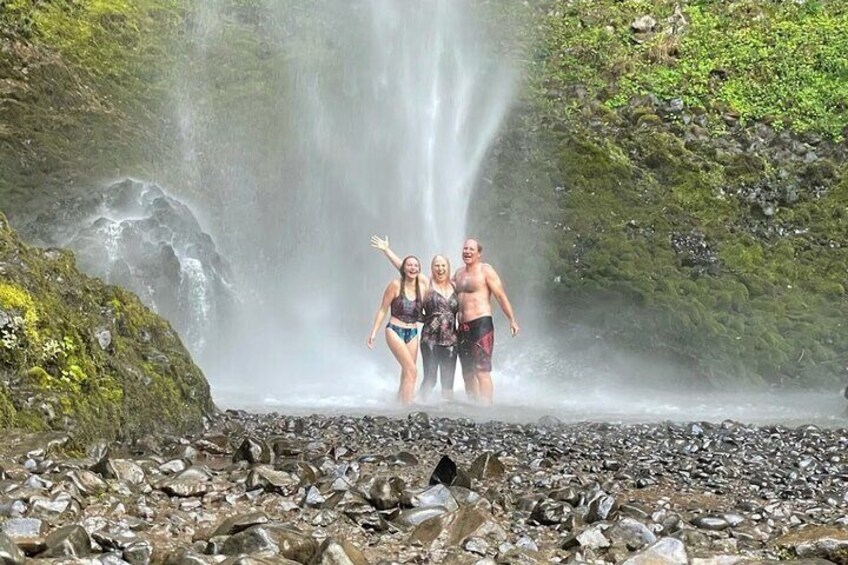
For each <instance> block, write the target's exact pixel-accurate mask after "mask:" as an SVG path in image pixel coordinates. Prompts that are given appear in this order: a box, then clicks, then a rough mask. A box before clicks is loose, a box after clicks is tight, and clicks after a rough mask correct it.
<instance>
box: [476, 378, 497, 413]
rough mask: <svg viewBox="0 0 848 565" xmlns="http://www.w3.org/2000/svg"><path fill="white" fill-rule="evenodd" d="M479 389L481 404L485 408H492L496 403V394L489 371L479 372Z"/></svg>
mask: <svg viewBox="0 0 848 565" xmlns="http://www.w3.org/2000/svg"><path fill="white" fill-rule="evenodd" d="M477 387H478V388H477V390H478V392H479V400H480V403H481V404H483V405H484V406H491V405H492V403H493V401H494V393H495V391H494V387H493V386H492V373H490V372H488V371H478V372H477Z"/></svg>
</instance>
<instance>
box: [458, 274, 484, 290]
mask: <svg viewBox="0 0 848 565" xmlns="http://www.w3.org/2000/svg"><path fill="white" fill-rule="evenodd" d="M485 288H486V278H485V277H484V276H483V274H482V273H481V274H467V273H464V274H461V275H460V276H458V277H457V280H456V290H457V292H461V293H477V292H481V291H483V290H485Z"/></svg>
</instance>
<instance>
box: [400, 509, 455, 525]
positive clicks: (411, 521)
mask: <svg viewBox="0 0 848 565" xmlns="http://www.w3.org/2000/svg"><path fill="white" fill-rule="evenodd" d="M447 513H448V509H447V508H445V507H444V506H420V507H418V508H408V509H406V510H401V511H400V512H398V514H397V516H396V517H394V518H393V519H392V521H393V522H395V523H396V524H399V525H401V526H410V527H412V526H417V525H419V524H421V523H422V522H424V521H426V520H429V519H430V518H436V517H438V516H442V515H444V514H447Z"/></svg>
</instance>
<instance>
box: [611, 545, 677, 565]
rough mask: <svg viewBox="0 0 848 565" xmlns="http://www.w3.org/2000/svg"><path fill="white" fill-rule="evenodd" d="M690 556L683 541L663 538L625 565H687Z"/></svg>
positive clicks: (628, 560)
mask: <svg viewBox="0 0 848 565" xmlns="http://www.w3.org/2000/svg"><path fill="white" fill-rule="evenodd" d="M688 562H689V557H688V555H687V553H686V547H685V546H684V545H683V542H682V541H680V540H678V539H675V538H661V539H659V540H657V541H656V542H654V543H653V544H652V545H650V546H648V547H647V548H645V549H643V550H642V551H640V552H639V553H637V554H635V555H634V556H632V557H630V558H629V559H627V560H626V561H624V563H623V565H687V563H688Z"/></svg>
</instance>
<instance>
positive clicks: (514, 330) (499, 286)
mask: <svg viewBox="0 0 848 565" xmlns="http://www.w3.org/2000/svg"><path fill="white" fill-rule="evenodd" d="M483 272H484V273H485V275H486V284H487V285H488V286H489V290H490V291H491V293H492V294H493V295H494V297H495V298H496V299H497V301H498V304H500V305H501V310H503V313H504V314H506V317H507V319H508V320H509V331H510V333H511V334H512V337H515V336H517V335H518V332H520V331H521V328H520V327H519V326H518V322H516V321H515V313H514V312H513V311H512V304H510V303H509V298H508V297H507V295H506V291H505V290H504V287H503V283H501V278H500V277H499V276H498V273H497V272H495V270H494V269H493V268H492V267H491V265H484V266H483Z"/></svg>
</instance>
